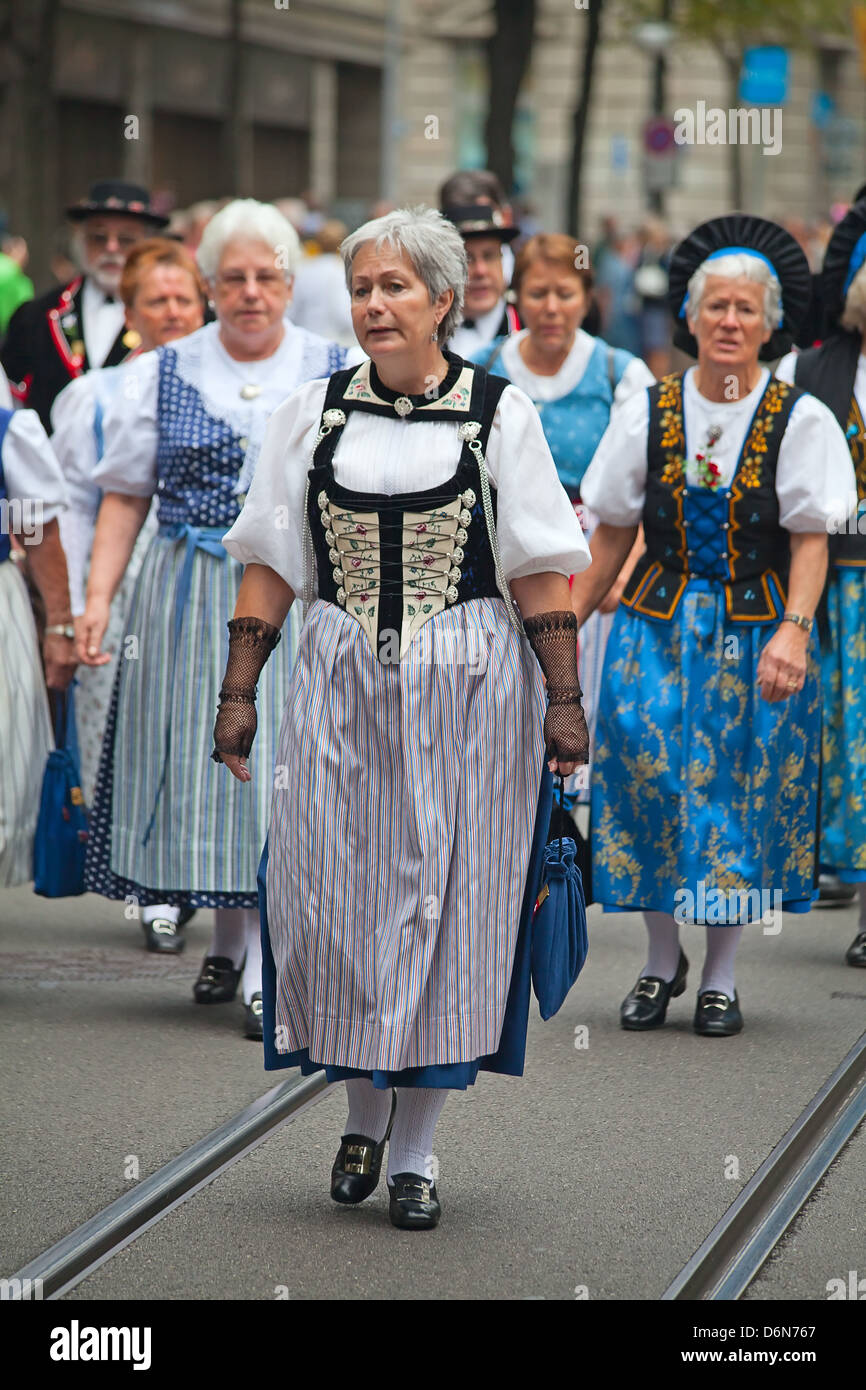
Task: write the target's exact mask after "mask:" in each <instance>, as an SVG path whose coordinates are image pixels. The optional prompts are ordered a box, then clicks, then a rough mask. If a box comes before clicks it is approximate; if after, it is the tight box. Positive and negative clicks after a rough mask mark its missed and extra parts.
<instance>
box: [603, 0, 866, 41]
mask: <svg viewBox="0 0 866 1390" xmlns="http://www.w3.org/2000/svg"><path fill="white" fill-rule="evenodd" d="M618 8H619V11H620V15H621V18H622V19H623V20H625V22H626V23H627V24H628V25H629V27H633V26H634V25H635V24H640V23H645V22H646V21H648V20H658V19H660V18H661V14H662V0H621V3H620V5H619V7H618ZM671 22H672V23H673V24H674V26H675V27H676V30H677V34H678V35H682V37H684V38H685V37H688V38H694V39H704V40H705V41H706V42H708V43H714V44H716V45H717V46H718V47H722V48H740V49H741V48H745V47H748V46H749V45H750V44H754V43H781V44H784V45H785V46H786V47H794V46H798V45H805V44H810V43H814V40H815V38H816V36H817V35H819V34H846V33H850V32H851V4H850V0H673V4H672V13H671Z"/></svg>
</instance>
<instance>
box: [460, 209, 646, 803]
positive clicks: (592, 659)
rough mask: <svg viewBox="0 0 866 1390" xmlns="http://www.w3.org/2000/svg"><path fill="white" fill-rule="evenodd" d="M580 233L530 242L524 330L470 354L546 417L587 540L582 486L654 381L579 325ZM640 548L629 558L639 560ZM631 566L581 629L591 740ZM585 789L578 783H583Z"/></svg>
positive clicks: (522, 269) (583, 299) (517, 277)
mask: <svg viewBox="0 0 866 1390" xmlns="http://www.w3.org/2000/svg"><path fill="white" fill-rule="evenodd" d="M579 250H580V248H579V246H577V245H576V243H575V240H574V238H573V237H569V236H563V235H551V234H548V233H544V234H542V235H540V236H534V237H530V239H529V241H527V242H526V244H525V245H524V246H523V247H521V250H520V252H519V253H518V256H517V260H516V262H515V266H514V275H513V278H512V282H511V284H512V289H513V290H514V291H515V293H516V295H517V308H518V312H519V314H520V318H521V321H522V322H523V323H524V324H525V325H526V327H525V328H523V329H521V330H520V332H519V333H514V334H512V335H511V337H507V338H506V337H499V338H495V339H494V340H493V343H492V344H491V345H490V347H489V348H485V349H483V350H482V351H481V352H477V353H473V354H472V360H473V361H475V362H480V363H481V365H482V366H483V367H484V368H485V370H486V371H488V372H495V373H496V374H497V375H498V376H505V377H507V378H508V380H509V381H512V382H513V383H514V385H515V386H519V387H520V389H521V390H522V391H525V392H526V394H527V395H528V396H529V397H530V399H531V400H532V402H533V404H534V405H535V408H536V410H537V411H538V413H539V415H540V417H541V424H542V428H543V430H544V437H545V439H546V440H547V443H548V445H549V446H550V451H551V453H552V454H553V457H554V460H555V462H556V469H557V472H558V474H559V480H560V482H561V483H562V485H563V487H564V488H565V490H566V492H567V493H568V495H569V497H570V498H571V500H572V502H573V504H574V509H575V511H576V512H577V516H578V520H579V521H580V524H581V528H582V530H583V533H584V535H585V536H586V538H587V539H588V540H589V539H590V538H591V536H592V532H593V528H594V525H595V518H594V517H593V516H592V514H591V513H590V512H589V510H588V508H587V507H586V506H585V504H584V503H583V501H582V499H581V494H580V484H581V480H582V478H583V475H584V474H585V472H586V470H587V468H588V467H589V464H590V462H591V460H592V456H593V454H594V453H595V451H596V449H597V448H598V445H599V443H600V441H601V437H602V435H603V434H604V432H605V430H606V429H607V426H608V424H609V423H610V419H611V413H612V411H614V410H616V409H617V408H618V407H619V406H621V405H622V404H623V402H624V401H627V400H628V399H629V397H630V396H633V395H634V393H635V392H636V391H641V390H644V389H646V387H647V386H652V385H653V384H654V382H655V377H654V376H653V374H652V372H651V371H650V369H649V367H648V366H647V365H646V363H645V362H642V361H641V360H640V358H639V357H633V356H632V355H631V353H630V352H625V351H623V350H622V349H621V348H612V347H609V346H608V344H607V343H606V342H604V340H603V339H602V338H597V337H596V338H594V337H591V336H590V334H589V333H586V332H584V330H583V328H582V327H581V324H582V323H583V322H584V319H585V318H586V316H587V314H588V313H589V311H590V309H591V307H592V303H593V299H592V285H593V276H592V271H591V270H590V269H589V267H588V266H584V265H582V264H581V263H580V257H579V256H578V255H577V254H576V253H577V252H578V251H579ZM639 549H640V547H639V546H636V547H635V550H634V551H633V556H632V562H633V561H636V560H637V556H638V553H639ZM629 572H630V567H629V563H628V562H627V563H626V565H625V566H624V567H623V571H622V573H621V574H620V575H619V576H618V578H617V580H616V582H615V583H614V585H613V587H612V589H611V591H610V593H609V594H608V595H607V596H606V597H605V598H604V599H603V600H602V602H601V604H600V605H599V610H598V611H597V612H595V613H593V614H592V616H591V617H590V618H589V619H588V620H587V621H586V623H585V624H584V626H583V628H582V629H581V633H580V638H579V642H578V648H579V672H580V684H581V687H582V689H583V708H584V713H585V714H586V722H587V726H588V728H589V734H590V744H591V745H592V742H593V741H594V738H595V725H596V719H597V717H598V693H599V689H600V686H601V673H602V668H603V666H604V649H605V644H606V642H607V638H608V634H609V632H610V626H611V623H612V622H613V613H614V611H615V609H616V605H617V603H618V602H619V598H620V595H621V593H622V590H623V589H624V587H625V582H626V579H627V578H628V574H629ZM571 780H572V782H573V783H574V784H575V785H574V786H572V787H570V788H569V791H568V794H567V804H569V805H570V806H573V805H574V804H575V803H577V802H588V801H589V767H587V768H585V769H582V770H581V773H580V774H579V775H578V776H576V777H575V778H573V779H571ZM578 784H579V785H578Z"/></svg>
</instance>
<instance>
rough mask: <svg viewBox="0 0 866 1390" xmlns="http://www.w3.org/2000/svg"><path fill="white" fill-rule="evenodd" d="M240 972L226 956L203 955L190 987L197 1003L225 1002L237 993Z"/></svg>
mask: <svg viewBox="0 0 866 1390" xmlns="http://www.w3.org/2000/svg"><path fill="white" fill-rule="evenodd" d="M240 978H241V972H240V970H235V968H234V964H233V963H232V961H231V960H230V959H229V957H228V956H205V958H204V962H203V963H202V967H201V970H200V971H199V976H198V979H197V980H196V982H195V984H194V985H193V987H192V994H193V998H194V999H195V1002H196V1003H197V1004H227V1003H228V1002H229V1001H230V1000H232V999H234V997H235V995H236V994H237V989H238V984H239V982H240Z"/></svg>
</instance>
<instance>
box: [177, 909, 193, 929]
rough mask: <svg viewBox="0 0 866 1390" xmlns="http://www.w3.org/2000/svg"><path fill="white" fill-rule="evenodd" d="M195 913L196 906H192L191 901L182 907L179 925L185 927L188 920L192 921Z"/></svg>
mask: <svg viewBox="0 0 866 1390" xmlns="http://www.w3.org/2000/svg"><path fill="white" fill-rule="evenodd" d="M195 914H196V908H194V907H190V905H189V903H187V905H186V907H182V908H181V910H180V916H179V917H178V919H177V925H178V926H179V927H185V926H186V924H187V922H191V921H192V919H193V917H194V916H195Z"/></svg>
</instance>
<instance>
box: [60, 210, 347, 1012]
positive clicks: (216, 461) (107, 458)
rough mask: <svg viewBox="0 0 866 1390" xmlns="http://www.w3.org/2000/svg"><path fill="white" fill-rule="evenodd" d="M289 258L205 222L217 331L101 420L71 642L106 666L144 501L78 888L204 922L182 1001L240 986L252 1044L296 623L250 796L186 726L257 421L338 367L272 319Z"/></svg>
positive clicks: (140, 382) (219, 631)
mask: <svg viewBox="0 0 866 1390" xmlns="http://www.w3.org/2000/svg"><path fill="white" fill-rule="evenodd" d="M299 254H300V250H299V244H298V239H297V236H296V234H295V232H294V230H293V229H292V227H291V226H290V225H289V223H288V222H287V221H286V220H285V218H283V217H281V216H280V214H279V213H278V212H277V211H276V209H275V208H272V207H270V206H268V205H266V204H262V203H257V202H255V201H253V200H252V199H248V200H239V201H236V202H234V203H230V204H229V205H228V206H227V207H225V208H224V209H223V210H222V211H221V212H220V213H219V214H218V215H217V216H216V217H214V218H213V220H212V221H211V222H210V223H209V225H208V227H207V229H206V231H205V234H204V236H203V238H202V241H201V245H200V247H199V250H198V261H199V266H200V268H201V270H202V273H203V274H204V276H205V278H206V279H207V281H208V282H209V285H210V288H211V292H212V296H213V301H214V306H215V310H216V322H215V323H212V324H207V325H206V326H205V327H204V328H201V329H199V330H198V331H197V332H195V333H192V334H190V335H189V336H188V337H184V338H180V339H178V340H176V341H174V342H172V343H170V344H166V345H164V346H162V347H159V348H157V349H156V351H154V352H148V353H145V354H143V355H142V356H140V357H139V358H137V359H136V361H135V362H134V363H132V364H131V365H130V366H129V368H128V369H127V373H128V374H127V376H126V378H125V382H129V383H130V386H129V388H126V387H125V389H124V390H123V391H122V392H118V393H116V394H115V396H114V399H113V400H112V402H111V404H110V406H109V408H108V410H107V411H106V415H105V423H104V430H105V441H106V444H105V453H104V456H103V458H102V460H101V462H100V463H99V464H98V466H97V467H96V469H95V470H94V473H93V475H92V476H93V481H94V482H95V483H96V485H97V486H98V487H100V488H101V489H102V491H103V494H104V496H103V500H102V505H101V507H100V511H99V519H98V521H97V525H96V533H95V536H94V541H93V552H92V555H91V562H90V575H89V579H88V584H87V596H86V607H85V612H84V616H83V621H82V630H83V635H82V637H81V640H80V643H79V656H80V658H81V660H82V661H83V662H84V663H85V664H87V665H100V664H105V663H107V662H108V661H109V660H110V659H111V658H110V655H109V654H108V653H107V652H106V653H100V646H101V643H102V642H103V640H104V635H105V631H106V628H107V625H108V621H109V612H110V604H111V599H112V596H113V595H114V593H115V592H116V590H117V587H118V585H119V583H120V582H121V579H122V577H123V574H124V572H125V570H126V566H127V564H128V562H129V558H130V555H131V554H132V550H133V546H134V544H135V540H136V537H137V535H138V533H139V531H140V529H141V527H142V525H143V523H144V519H145V517H146V516H147V514H148V511H149V510H150V505H151V500H152V498H153V497H154V496H156V497H157V498H158V503H159V510H158V520H159V530H158V532H157V535H156V536H155V537H154V539H153V541H152V543H151V545H150V548H149V550H148V552H147V556H146V558H145V561H144V564H143V566H142V569H141V573H140V575H139V577H138V582H137V584H136V588H135V593H134V595H133V599H132V604H131V606H130V610H129V614H128V616H127V622H126V630H127V632H128V633H129V634H130V635H131V637H134V638H135V647H134V650H133V651H132V652H131V653H130V659H124V660H123V661H121V662H120V664H119V668H118V674H117V680H116V683H115V687H114V693H113V696H112V705H111V710H110V712H109V716H108V722H107V726H106V733H105V739H104V742H103V749H102V760H101V763H100V771H99V779H98V783H97V789H96V796H95V801H94V809H93V816H92V824H91V836H90V841H89V844H88V857H87V864H86V869H85V882H86V885H87V887H88V888H89V889H90V891H92V892H97V893H102V894H104V895H105V896H106V897H110V898H121V899H124V898H125V899H127V900H128V901H130V902H135V903H138V904H141V905H142V906H145V907H146V906H153V905H156V904H162V903H169V904H175V905H180V904H187V903H188V904H189V905H191V906H193V907H196V906H197V907H212V908H214V909H215V927H214V935H213V940H212V943H211V947H210V950H209V951H208V954H207V956H206V957H205V960H204V964H203V966H202V970H201V974H200V975H199V978H198V980H197V982H196V984H195V987H194V997H195V999H196V1002H197V1003H200V1004H211V1003H219V1002H222V1001H225V1000H230V999H232V998H234V995H235V992H236V990H237V987H238V982H239V981H240V980H241V973H242V972H243V980H242V990H243V998H244V1003H245V1005H246V1013H245V1022H244V1028H245V1033H246V1036H247V1037H252V1038H256V1037H259V1038H260V1037H261V952H260V945H259V942H260V934H259V922H258V911H257V896H256V865H257V861H258V856H259V853H260V851H261V845H262V842H263V840H264V837H265V831H266V828H267V817H268V811H269V807H270V777H271V768H272V765H273V761H274V753H275V734H276V727H277V721H278V718H279V715H280V713H281V711H282V708H283V704H284V703H285V698H286V692H287V690H288V682H289V673H290V671H291V666H292V660H293V657H294V649H295V644H296V628H295V627H294V625H292V626H291V627H290V629H289V631H288V632H287V640H286V642H285V644H284V646H283V648H282V650H281V651H280V652H279V653H278V656H277V659H276V661H274V662H273V663H272V665H271V668H270V669H269V671H268V673H267V676H266V678H265V681H264V685H263V690H262V701H263V706H264V708H265V710H266V711H267V714H268V718H267V719H266V720H265V721H264V723H265V727H264V729H263V732H262V739H261V741H260V743H259V746H258V749H257V766H258V768H259V769H260V776H259V778H258V785H257V789H256V792H255V794H254V795H253V796H250V795H248V794H247V795H244V793H243V789H242V788H241V787H238V786H236V785H234V784H233V783H229V782H227V781H226V780H225V778H224V777H221V776H220V774H219V771H218V769H217V768H215V767H213V766H212V765H210V764H209V763H208V762H207V760H205V761H204V762H202V760H201V758H200V757H199V745H200V740H201V732H200V727H199V720H200V716H201V710H202V709H203V708H207V706H208V703H209V702H210V701H211V699H213V701H214V702H215V701H216V697H217V691H218V689H219V682H220V676H221V673H222V670H223V667H224V665H225V653H226V637H225V624H226V622H227V620H228V618H229V617H230V616H231V613H232V610H233V608H234V605H235V601H236V599H237V594H238V589H239V586H240V581H241V566H240V565H239V564H237V562H236V561H235V560H232V559H231V558H230V557H229V556H228V555H227V553H226V551H225V550H224V549H223V546H222V543H221V537H222V536H223V535H224V534H225V530H226V528H227V527H228V526H230V525H231V523H232V522H233V521H234V520H235V518H236V517H237V515H238V512H239V511H240V508H241V506H242V505H243V500H244V496H245V493H246V488H247V487H248V485H249V481H250V477H251V475H252V471H253V468H254V465H255V460H256V457H257V454H258V449H259V447H260V445H261V441H262V438H263V436H264V431H265V425H266V422H267V419H268V416H269V415H270V413H271V412H272V411H273V410H274V409H275V407H276V406H277V405H279V404H280V403H281V402H282V401H283V400H284V399H285V398H286V396H287V395H288V394H289V392H290V391H291V390H292V389H293V388H294V387H295V386H297V385H298V384H299V383H300V382H303V381H307V380H309V379H310V378H311V377H315V376H328V375H330V373H331V372H332V371H334V370H335V368H337V367H339V366H342V364H343V362H344V361H345V356H346V350H345V349H344V348H339V347H337V346H336V345H335V344H333V343H328V342H326V341H325V340H324V339H322V338H318V337H316V336H315V335H314V334H312V333H308V332H307V331H306V330H304V329H301V328H296V327H294V326H293V325H292V324H291V323H289V322H288V321H287V320H286V319H285V310H286V306H287V304H288V301H289V298H290V295H291V280H292V273H293V270H294V267H295V265H296V264H297V261H298V257H299ZM125 655H126V653H125ZM133 656H134V657H135V659H132V657H133ZM208 768H210V771H208ZM150 925H151V928H154V927H156V926H157V925H158V928H159V933H160V941H159V947H160V949H165V948H166V946H168V947H169V949H171V947H172V946H174V948H175V949H179V947H180V945H181V944H182V939H181V940H178V936H179V927H178V924H177V922H173V921H171V920H170V919H168V918H166V919H164V920H161V921H158V924H155V923H152V924H150Z"/></svg>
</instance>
